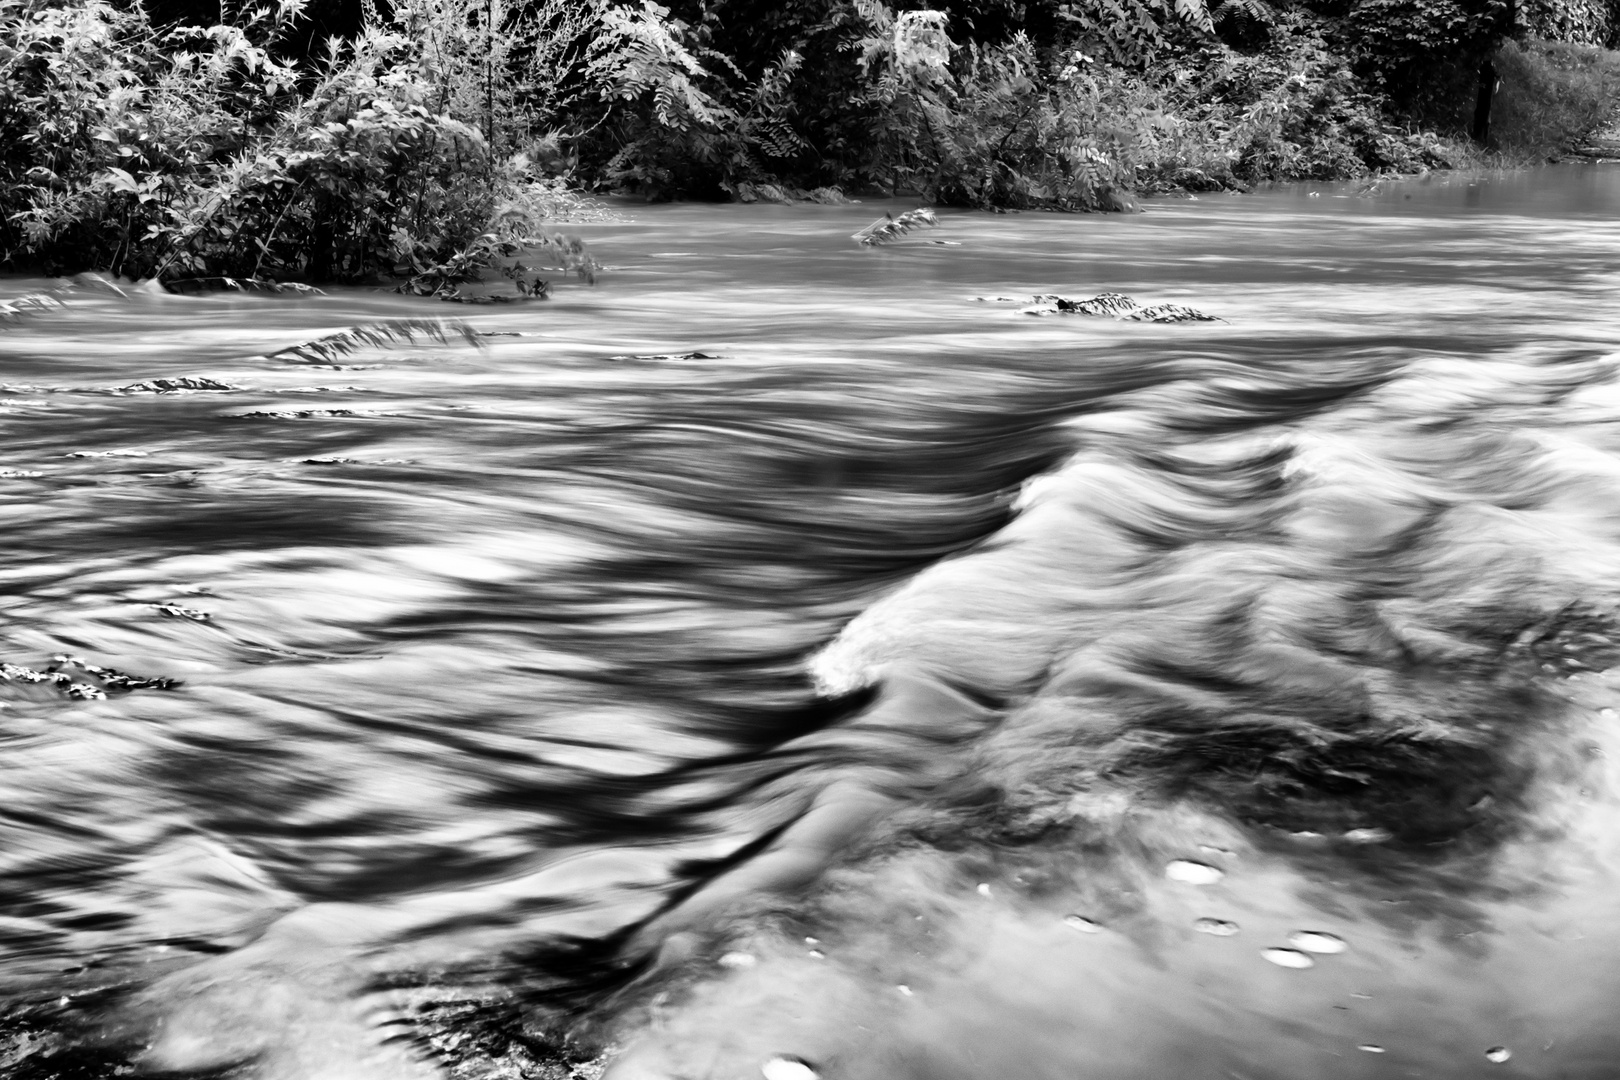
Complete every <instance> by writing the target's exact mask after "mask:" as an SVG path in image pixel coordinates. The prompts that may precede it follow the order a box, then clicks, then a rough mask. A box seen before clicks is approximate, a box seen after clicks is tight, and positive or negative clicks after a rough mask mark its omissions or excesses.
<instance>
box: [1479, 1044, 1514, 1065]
mask: <svg viewBox="0 0 1620 1080" xmlns="http://www.w3.org/2000/svg"><path fill="white" fill-rule="evenodd" d="M1512 1056H1513V1051H1511V1050H1509V1049H1508V1048H1507V1047H1505V1046H1493V1047H1491V1048H1490V1049H1489V1050H1487V1051H1485V1060H1486V1061H1494V1062H1495V1063H1496V1064H1498V1065H1500V1064H1502V1062H1504V1061H1506V1060H1507V1059H1508V1058H1510V1057H1512Z"/></svg>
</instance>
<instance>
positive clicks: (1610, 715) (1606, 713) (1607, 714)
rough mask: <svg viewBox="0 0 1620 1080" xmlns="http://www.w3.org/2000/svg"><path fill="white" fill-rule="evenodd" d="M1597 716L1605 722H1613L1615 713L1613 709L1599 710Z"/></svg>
mask: <svg viewBox="0 0 1620 1080" xmlns="http://www.w3.org/2000/svg"><path fill="white" fill-rule="evenodd" d="M1598 715H1599V716H1601V717H1602V718H1603V719H1605V720H1613V719H1614V716H1615V713H1614V710H1613V709H1599V710H1598Z"/></svg>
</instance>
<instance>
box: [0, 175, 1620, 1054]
mask: <svg viewBox="0 0 1620 1080" xmlns="http://www.w3.org/2000/svg"><path fill="white" fill-rule="evenodd" d="M1615 175H1616V174H1614V173H1612V172H1609V171H1606V170H1604V169H1603V168H1602V167H1579V168H1570V169H1564V170H1545V171H1541V172H1537V173H1526V174H1517V175H1514V176H1509V177H1505V178H1501V179H1498V180H1494V181H1484V182H1481V183H1482V186H1480V187H1474V188H1470V187H1468V186H1467V184H1468V182H1467V181H1465V180H1460V179H1455V178H1450V179H1437V180H1435V181H1432V182H1429V183H1427V184H1425V183H1419V182H1413V183H1405V184H1394V185H1385V186H1383V187H1382V188H1380V189H1379V190H1377V191H1375V192H1373V193H1371V194H1370V195H1367V196H1364V197H1354V196H1353V195H1352V193H1351V192H1350V191H1349V190H1338V189H1322V190H1320V191H1318V192H1316V193H1315V195H1314V196H1313V194H1312V193H1311V191H1310V190H1309V189H1301V190H1298V191H1285V192H1275V193H1269V194H1263V195H1257V196H1247V197H1238V196H1207V197H1205V198H1203V199H1202V200H1200V201H1197V202H1191V201H1186V202H1164V203H1161V204H1158V205H1155V206H1153V207H1152V208H1151V212H1150V213H1149V214H1146V215H1143V216H1140V217H1130V218H1099V217H1060V216H1050V215H1019V216H1004V217H1000V216H983V215H943V216H942V218H941V226H940V228H939V229H938V230H936V231H935V232H933V233H931V234H929V237H926V238H924V239H923V240H918V239H910V238H908V240H906V241H902V242H900V243H898V244H895V245H893V246H892V247H889V248H883V249H876V250H863V249H860V248H858V247H856V246H855V245H853V244H852V243H850V242H849V240H848V234H849V233H850V232H852V231H854V229H855V228H857V227H859V226H860V225H863V224H865V223H866V222H867V221H869V220H870V218H871V217H872V215H873V214H874V212H875V211H874V208H873V207H872V206H869V205H868V206H853V207H792V208H783V207H761V206H753V207H724V208H714V207H652V208H636V209H635V211H634V212H633V214H632V215H631V218H630V220H628V221H626V222H622V223H617V224H611V225H595V226H591V227H589V228H588V229H586V230H584V231H585V232H587V233H588V235H589V239H590V240H591V241H592V243H593V244H594V245H595V247H596V248H597V250H598V251H599V253H600V257H601V258H602V259H603V260H604V261H605V262H607V263H608V264H609V267H610V269H609V271H608V272H607V273H606V274H604V277H603V284H601V285H600V286H599V287H597V288H596V289H586V288H583V287H564V288H559V289H558V291H557V292H558V295H557V299H556V300H554V301H552V302H551V303H548V304H536V305H532V306H531V305H524V306H519V307H515V308H508V309H500V310H495V311H489V310H477V311H475V312H474V313H473V314H472V315H471V316H470V318H469V321H470V323H471V325H472V326H473V327H474V328H475V329H477V330H479V331H481V332H483V333H484V334H485V335H487V336H484V337H482V338H481V339H480V340H481V341H482V343H483V344H482V347H481V348H475V347H473V346H471V345H468V344H466V343H465V342H462V341H459V340H456V339H454V338H452V342H451V343H448V344H440V343H431V342H426V341H423V342H419V343H417V344H413V345H404V346H401V347H397V348H368V349H365V350H363V351H361V352H357V353H353V354H350V355H347V356H341V357H336V358H333V359H334V360H335V362H334V363H331V364H323V363H315V362H311V360H310V358H309V357H308V356H305V357H298V356H293V355H290V354H286V353H281V354H279V355H278V350H281V349H284V348H285V347H286V346H289V345H292V344H296V343H298V342H300V341H305V340H309V339H311V338H314V337H317V336H319V335H321V334H324V333H329V332H333V331H339V330H342V329H344V328H346V327H351V326H355V325H359V324H363V323H367V322H375V321H377V320H379V319H387V318H416V317H421V316H422V314H423V307H422V302H421V301H405V300H403V299H400V298H397V297H393V296H389V295H386V294H377V293H369V292H359V291H355V292H345V293H341V294H336V295H332V296H327V297H321V298H295V299H288V298H281V297H275V296H250V297H238V296H202V297H196V296H192V297H167V296H158V295H151V294H146V293H140V294H136V295H131V296H129V297H118V296H114V295H111V294H107V293H98V292H90V291H85V290H78V291H74V292H72V293H70V294H68V306H67V307H66V308H65V309H64V310H61V311H46V312H39V313H34V314H31V315H30V316H29V317H27V318H25V319H21V320H18V321H16V322H14V323H13V324H12V325H10V326H8V327H7V328H5V329H4V330H3V332H0V383H3V385H0V491H3V492H4V494H5V496H6V498H5V501H4V504H3V505H4V525H3V527H4V529H5V530H6V536H7V541H8V543H7V545H6V547H5V549H4V556H3V561H0V575H3V578H4V581H5V585H6V589H5V591H4V595H3V596H0V605H3V608H0V611H3V620H0V662H4V663H6V664H9V665H13V666H12V667H10V668H6V669H4V673H5V679H4V681H0V702H3V704H4V708H3V709H0V740H3V742H4V753H3V754H0V865H3V866H4V870H3V877H0V883H3V888H4V890H5V893H6V898H7V903H6V905H5V907H4V909H3V912H0V950H3V953H0V955H3V957H4V963H3V967H0V972H3V984H0V990H3V992H4V993H5V994H6V995H7V997H8V1000H9V1001H10V1005H9V1006H8V1010H9V1014H10V1016H11V1019H9V1020H7V1021H5V1022H4V1023H3V1024H0V1066H3V1067H4V1068H5V1069H10V1070H11V1071H12V1072H15V1073H16V1074H17V1075H26V1076H29V1077H39V1078H47V1077H51V1078H57V1077H67V1076H78V1075H86V1076H90V1075H105V1074H107V1073H108V1072H110V1071H111V1070H112V1069H113V1068H114V1067H116V1066H117V1063H118V1062H121V1061H124V1060H126V1059H129V1060H133V1061H134V1062H135V1063H136V1065H137V1066H138V1067H139V1068H140V1069H141V1070H143V1071H146V1072H151V1073H160V1072H171V1073H176V1072H178V1073H192V1074H195V1073H209V1072H210V1071H212V1072H214V1073H218V1072H219V1071H220V1070H224V1071H225V1072H227V1073H229V1074H231V1075H246V1076H261V1077H269V1078H280V1080H303V1078H314V1077H323V1078H324V1077H332V1078H338V1077H343V1078H356V1080H367V1078H371V1077H377V1078H382V1077H413V1076H431V1075H434V1074H435V1072H438V1071H440V1070H441V1069H443V1068H446V1067H448V1066H447V1064H446V1063H449V1064H452V1065H454V1066H455V1068H456V1069H458V1070H459V1071H458V1073H457V1075H461V1076H470V1075H510V1076H518V1075H542V1071H541V1070H540V1068H539V1066H538V1065H536V1064H535V1063H534V1061H533V1060H532V1058H530V1057H529V1056H527V1055H528V1054H529V1052H530V1051H531V1050H532V1049H533V1047H534V1045H538V1044H532V1045H531V1044H530V1043H528V1042H526V1041H525V1038H520V1037H517V1036H514V1035H513V1034H512V1032H514V1031H517V1030H518V1029H517V1028H511V1029H509V1030H507V1033H506V1034H503V1035H500V1036H499V1037H496V1036H493V1035H488V1036H487V1037H486V1035H487V1030H494V1029H487V1030H486V1029H484V1028H478V1027H477V1024H476V1023H475V1022H474V1019H477V1022H478V1023H483V1022H484V1019H483V1018H487V1016H488V1015H492V1013H491V1010H493V1011H494V1012H501V1010H506V1011H505V1012H502V1013H501V1014H502V1015H519V1014H521V1015H523V1016H526V1017H528V1020H527V1021H526V1022H527V1023H528V1024H529V1027H528V1028H527V1029H525V1030H527V1031H529V1032H530V1033H531V1034H533V1035H534V1037H535V1038H539V1037H540V1036H539V1034H538V1032H539V1031H540V1030H541V1029H542V1028H547V1029H548V1030H552V1031H555V1030H558V1029H560V1028H562V1027H572V1029H573V1030H574V1031H575V1032H576V1034H578V1035H579V1036H580V1037H581V1038H583V1039H587V1040H596V1041H598V1042H612V1043H615V1044H616V1045H617V1046H618V1047H619V1048H620V1052H619V1053H618V1055H617V1056H616V1058H615V1061H614V1063H613V1064H612V1066H611V1067H610V1075H612V1076H614V1077H616V1078H620V1080H628V1078H651V1077H668V1078H675V1077H686V1078H691V1080H697V1078H699V1077H703V1078H714V1080H727V1078H733V1077H735V1078H742V1077H755V1076H759V1075H761V1074H762V1071H763V1072H764V1073H765V1074H766V1075H772V1074H773V1070H774V1073H775V1074H780V1075H781V1076H788V1075H793V1076H796V1077H802V1076H806V1075H821V1076H825V1077H848V1078H854V1080H864V1078H872V1080H876V1078H878V1077H885V1078H893V1077H902V1078H903V1077H915V1078H917V1080H923V1078H930V1080H934V1078H962V1080H967V1078H974V1077H985V1076H1017V1077H1033V1078H1043V1077H1074V1076H1077V1075H1078V1076H1088V1077H1098V1078H1105V1080H1114V1078H1135V1077H1141V1078H1144V1080H1145V1078H1149V1077H1165V1076H1177V1077H1183V1078H1187V1080H1195V1078H1196V1080H1202V1078H1205V1077H1208V1078H1211V1080H1215V1078H1228V1077H1240V1078H1248V1080H1261V1078H1278V1080H1282V1078H1289V1080H1297V1078H1302V1077H1323V1078H1332V1080H1340V1078H1350V1077H1386V1076H1389V1077H1397V1076H1398V1077H1404V1076H1414V1077H1416V1076H1423V1077H1436V1078H1440V1077H1443V1078H1451V1077H1456V1078H1465V1077H1469V1078H1471V1077H1475V1076H1479V1075H1482V1074H1485V1073H1486V1071H1487V1070H1489V1073H1488V1074H1489V1075H1499V1076H1503V1077H1513V1076H1519V1077H1569V1078H1594V1080H1595V1078H1599V1077H1608V1076H1612V1075H1613V1071H1614V1066H1613V1064H1612V1063H1613V1062H1614V1061H1615V1060H1620V1045H1617V1039H1616V1036H1615V1035H1614V1034H1613V1033H1612V1016H1613V1012H1614V1003H1615V1001H1616V995H1617V992H1620V986H1617V985H1616V984H1617V982H1620V976H1617V975H1616V974H1615V972H1616V970H1620V966H1617V965H1616V964H1615V962H1614V961H1615V960H1616V958H1617V957H1620V918H1617V916H1620V910H1617V905H1620V900H1616V897H1617V896H1620V891H1617V889H1616V884H1617V882H1616V881H1615V877H1616V875H1617V873H1620V830H1617V828H1616V825H1617V824H1620V821H1617V812H1620V803H1617V801H1616V797H1615V794H1616V790H1617V789H1616V784H1615V781H1616V779H1617V778H1616V777H1615V776H1613V775H1612V770H1613V768H1614V765H1613V762H1614V761H1615V759H1616V756H1617V755H1620V745H1616V743H1617V742H1620V732H1617V730H1616V727H1615V723H1614V720H1615V713H1614V709H1615V707H1616V701H1615V698H1616V688H1615V685H1614V682H1613V680H1612V679H1611V677H1610V675H1609V674H1608V672H1609V669H1610V668H1611V667H1612V666H1613V665H1614V663H1615V662H1616V659H1617V656H1620V654H1617V652H1616V648H1617V646H1616V635H1615V631H1616V606H1617V598H1620V484H1617V483H1616V480H1617V479H1620V456H1617V455H1620V426H1617V420H1620V380H1617V378H1616V375H1617V369H1616V363H1617V362H1616V361H1615V360H1614V359H1612V358H1611V357H1610V355H1609V354H1610V352H1611V351H1612V350H1613V348H1614V345H1615V343H1616V341H1617V339H1620V316H1617V315H1616V314H1615V313H1614V312H1615V308H1614V305H1613V299H1614V297H1615V296H1616V295H1617V286H1620V278H1617V272H1616V270H1615V268H1614V266H1613V262H1612V260H1613V252H1614V250H1615V249H1616V242H1617V241H1620V227H1617V226H1615V225H1614V224H1613V223H1612V217H1611V216H1610V215H1611V212H1612V210H1613V208H1614V203H1615V202H1616V200H1617V199H1620V184H1617V183H1616V181H1615V179H1614V177H1615ZM1340 196H1346V197H1340ZM934 236H937V237H940V238H948V239H950V240H953V241H959V242H960V246H955V247H942V246H934V245H930V244H928V243H926V242H924V241H925V240H926V239H928V238H933V237H934ZM42 286H43V283H40V282H37V281H26V280H14V281H11V282H7V283H5V287H4V289H3V290H0V292H3V293H4V296H6V297H10V296H15V295H19V294H22V293H25V292H28V291H30V290H34V289H38V288H41V287H42ZM1105 290H1108V291H1120V292H1125V293H1129V294H1131V295H1132V296H1134V297H1135V298H1137V299H1138V300H1139V301H1140V302H1142V303H1144V304H1150V303H1178V304H1188V305H1191V306H1194V307H1197V308H1199V309H1201V310H1204V311H1208V312H1210V313H1211V314H1215V315H1218V316H1220V317H1221V318H1223V319H1225V320H1226V321H1225V322H1224V323H1198V324H1186V325H1170V326H1157V325H1144V324H1139V323H1128V322H1117V321H1113V320H1109V319H1092V318H1085V317H1080V316H1063V315H1058V316H1049V317H1046V318H1031V317H1029V316H1027V315H1024V314H1020V313H1019V311H1018V310H1017V308H1016V306H1015V305H998V304H987V303H982V302H977V301H976V300H975V299H974V298H975V297H979V296H995V295H1019V294H1023V295H1029V294H1035V293H1059V294H1062V295H1066V296H1074V297H1084V296H1089V295H1092V294H1094V293H1098V292H1102V291H1105ZM450 313H451V314H462V312H459V311H455V310H451V311H450ZM429 314H438V312H437V311H436V310H435V311H430V312H429ZM316 359H319V358H316ZM182 380H184V381H182ZM109 672H110V674H109ZM36 675H37V676H38V677H37V678H36V677H35V676H36ZM58 675H60V676H61V679H58V678H56V676H58ZM124 676H127V678H124ZM121 678H122V681H120V679H121ZM166 679H174V680H180V683H181V685H179V686H177V687H173V688H165V687H164V685H163V684H162V683H161V682H157V681H155V680H166ZM75 688H77V689H75ZM457 1002H460V1003H462V1004H460V1005H458V1004H456V1003H457ZM468 1002H477V1003H481V1004H478V1005H477V1006H473V1005H467V1004H466V1003H468ZM457 1009H472V1010H473V1011H471V1012H466V1011H464V1012H457V1011H456V1010H457ZM457 1017H460V1018H461V1019H459V1020H458V1019H457ZM470 1018H471V1019H470ZM514 1022H515V1021H514ZM435 1025H437V1026H435ZM548 1025H549V1027H548ZM446 1031H448V1032H449V1033H450V1034H448V1035H447V1034H445V1032H446ZM480 1031H485V1032H486V1034H485V1035H480V1034H478V1032H480ZM434 1032H436V1034H433V1033H434ZM425 1040H426V1041H425ZM458 1040H460V1041H458ZM469 1040H471V1041H469ZM429 1042H431V1044H432V1045H431V1046H430V1045H429ZM474 1044H476V1047H475V1049H476V1053H474V1052H473V1051H471V1050H468V1047H469V1046H474ZM432 1047H437V1049H438V1051H440V1052H441V1053H440V1054H439V1055H438V1056H437V1057H436V1056H435V1054H434V1053H433V1052H432ZM475 1059H480V1060H482V1061H483V1064H482V1065H479V1064H478V1061H477V1060H475ZM492 1062H493V1064H492ZM479 1068H482V1069H484V1070H485V1071H484V1072H478V1071H477V1069H479ZM490 1069H494V1070H495V1071H494V1072H490V1071H488V1070H490ZM74 1070H79V1071H77V1072H75V1071H74ZM97 1070H101V1071H99V1072H98V1071H97ZM501 1070H504V1072H503V1071H501Z"/></svg>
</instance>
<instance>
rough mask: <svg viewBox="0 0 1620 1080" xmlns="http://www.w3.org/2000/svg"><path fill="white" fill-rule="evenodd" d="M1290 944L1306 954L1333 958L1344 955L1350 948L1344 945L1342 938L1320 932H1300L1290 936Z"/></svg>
mask: <svg viewBox="0 0 1620 1080" xmlns="http://www.w3.org/2000/svg"><path fill="white" fill-rule="evenodd" d="M1288 944H1290V945H1292V946H1293V947H1294V948H1296V949H1301V950H1303V951H1305V952H1313V953H1321V954H1322V955H1324V956H1332V955H1334V954H1336V953H1342V952H1344V951H1345V950H1346V949H1348V948H1349V947H1350V946H1348V945H1346V944H1345V943H1344V939H1343V938H1342V937H1339V936H1337V935H1336V934H1324V933H1322V932H1321V931H1320V930H1300V931H1298V932H1297V933H1293V934H1289V935H1288Z"/></svg>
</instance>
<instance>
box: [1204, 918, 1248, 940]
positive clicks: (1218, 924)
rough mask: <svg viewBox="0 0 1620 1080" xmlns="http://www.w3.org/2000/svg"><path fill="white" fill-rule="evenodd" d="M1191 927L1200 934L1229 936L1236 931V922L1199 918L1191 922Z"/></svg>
mask: <svg viewBox="0 0 1620 1080" xmlns="http://www.w3.org/2000/svg"><path fill="white" fill-rule="evenodd" d="M1193 929H1194V930H1196V931H1198V932H1199V933H1200V934H1213V935H1215V936H1216V937H1231V936H1232V935H1233V934H1235V933H1237V932H1238V924H1237V923H1235V922H1227V921H1226V920H1225V919H1199V920H1198V921H1197V922H1195V923H1193Z"/></svg>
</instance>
